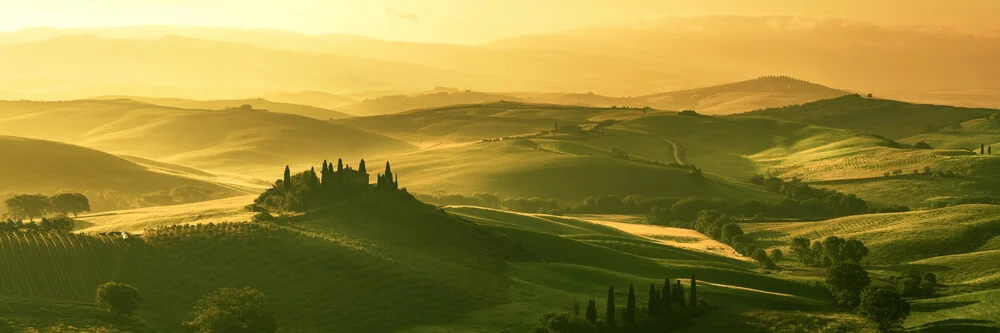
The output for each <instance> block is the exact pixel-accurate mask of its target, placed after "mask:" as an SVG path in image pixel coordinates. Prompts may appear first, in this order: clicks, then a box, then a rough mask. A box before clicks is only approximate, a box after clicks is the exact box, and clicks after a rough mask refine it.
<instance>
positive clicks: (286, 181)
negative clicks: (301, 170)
mask: <svg viewBox="0 0 1000 333" xmlns="http://www.w3.org/2000/svg"><path fill="white" fill-rule="evenodd" d="M281 184H282V185H283V186H284V187H285V192H288V191H289V190H291V189H292V170H291V169H289V168H288V166H287V165H286V166H285V176H284V177H282V178H281Z"/></svg>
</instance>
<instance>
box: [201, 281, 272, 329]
mask: <svg viewBox="0 0 1000 333" xmlns="http://www.w3.org/2000/svg"><path fill="white" fill-rule="evenodd" d="M192 316H193V317H194V319H192V320H191V321H188V322H185V323H184V326H185V327H186V328H188V329H189V330H190V331H191V332H199V333H214V332H254V333H270V332H276V331H277V330H278V326H277V324H276V323H275V320H274V316H272V315H271V313H270V312H268V311H267V296H265V295H264V293H262V292H261V291H260V290H257V289H253V288H243V289H235V288H222V289H219V290H216V291H214V292H212V293H210V294H208V295H205V296H204V297H202V298H201V299H199V300H198V303H197V304H195V306H194V311H193V312H192Z"/></svg>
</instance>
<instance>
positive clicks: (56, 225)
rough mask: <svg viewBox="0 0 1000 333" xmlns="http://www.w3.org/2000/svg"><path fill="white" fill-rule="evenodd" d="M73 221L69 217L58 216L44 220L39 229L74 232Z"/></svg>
mask: <svg viewBox="0 0 1000 333" xmlns="http://www.w3.org/2000/svg"><path fill="white" fill-rule="evenodd" d="M73 224H74V221H73V219H71V218H69V217H68V216H57V217H53V218H48V219H47V218H44V217H43V218H42V222H41V223H39V224H38V228H39V229H41V230H42V231H61V232H70V231H73Z"/></svg>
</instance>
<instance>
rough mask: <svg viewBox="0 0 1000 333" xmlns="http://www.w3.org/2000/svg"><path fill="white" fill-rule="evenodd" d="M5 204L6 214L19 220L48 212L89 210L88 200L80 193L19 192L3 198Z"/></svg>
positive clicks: (32, 218)
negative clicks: (5, 198)
mask: <svg viewBox="0 0 1000 333" xmlns="http://www.w3.org/2000/svg"><path fill="white" fill-rule="evenodd" d="M4 204H5V205H6V206H7V214H8V215H10V216H11V217H12V218H14V219H17V220H21V219H25V218H27V219H28V220H29V221H34V220H35V218H36V217H43V216H45V214H48V213H60V214H63V215H66V214H69V213H73V215H74V216H76V215H77V213H82V212H89V211H90V200H88V199H87V197H86V196H84V195H83V194H80V193H60V194H56V195H53V196H51V197H48V196H44V195H41V194H19V195H15V196H13V197H11V198H8V199H7V200H4Z"/></svg>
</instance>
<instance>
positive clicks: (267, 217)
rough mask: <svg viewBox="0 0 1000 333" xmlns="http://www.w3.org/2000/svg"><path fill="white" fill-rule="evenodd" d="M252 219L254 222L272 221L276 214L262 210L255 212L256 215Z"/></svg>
mask: <svg viewBox="0 0 1000 333" xmlns="http://www.w3.org/2000/svg"><path fill="white" fill-rule="evenodd" d="M251 221H253V222H271V221H274V216H272V215H271V213H268V212H260V213H257V214H254V216H253V218H252V219H251Z"/></svg>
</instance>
